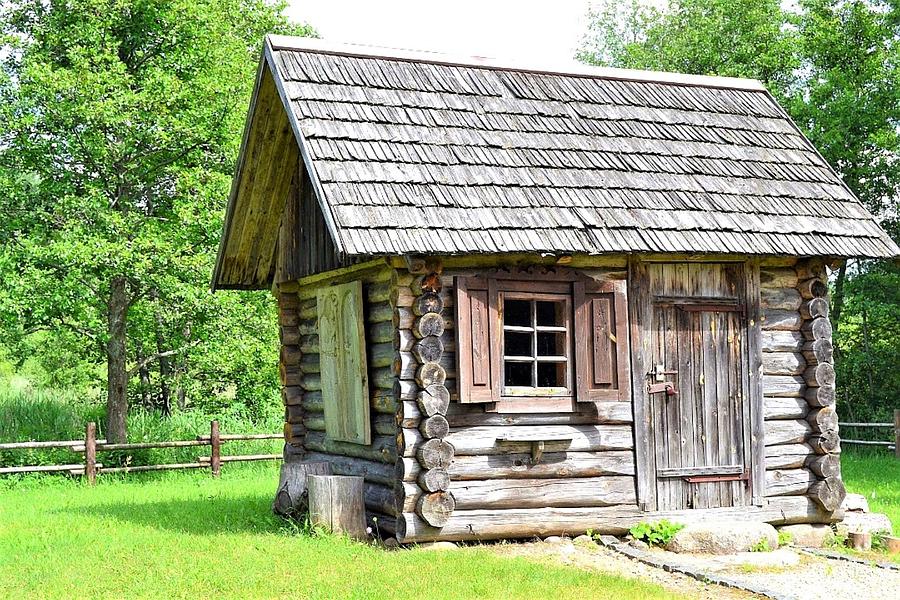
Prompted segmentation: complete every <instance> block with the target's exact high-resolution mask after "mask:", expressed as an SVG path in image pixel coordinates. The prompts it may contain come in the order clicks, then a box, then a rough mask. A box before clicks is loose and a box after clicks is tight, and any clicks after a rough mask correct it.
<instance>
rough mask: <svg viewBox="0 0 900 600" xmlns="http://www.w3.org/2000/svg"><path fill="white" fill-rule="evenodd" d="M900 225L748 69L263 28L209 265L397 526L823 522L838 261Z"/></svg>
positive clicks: (449, 535)
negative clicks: (268, 320) (832, 283)
mask: <svg viewBox="0 0 900 600" xmlns="http://www.w3.org/2000/svg"><path fill="white" fill-rule="evenodd" d="M898 253H900V250H898V247H897V246H896V245H895V244H894V243H893V242H892V241H891V240H890V238H889V237H888V236H887V235H886V234H885V232H884V231H882V230H881V229H880V228H879V226H878V224H877V223H876V221H875V220H874V219H873V217H872V215H870V214H869V213H868V212H867V211H866V209H865V208H864V207H863V206H862V205H861V204H860V202H859V201H858V200H857V199H856V198H855V197H854V196H853V194H852V193H851V192H850V190H849V189H848V188H847V187H846V186H845V185H844V184H843V183H842V182H841V180H840V178H839V177H838V176H837V175H836V174H835V173H834V171H833V170H832V169H831V168H830V167H829V166H828V164H827V163H826V162H825V161H824V160H823V158H822V157H821V156H820V155H819V154H818V153H817V152H816V150H815V148H813V147H812V145H811V144H810V142H809V141H808V140H807V139H806V138H805V137H804V136H803V134H802V133H801V132H800V131H799V130H798V129H797V127H796V126H795V125H794V123H793V122H791V120H790V118H789V117H788V116H787V115H786V113H785V112H784V110H783V109H782V108H781V107H780V106H779V105H778V104H777V103H776V101H775V100H774V99H773V97H772V95H771V94H769V93H768V92H767V91H766V90H765V88H764V87H763V86H762V85H761V84H760V83H758V82H756V81H750V80H742V79H731V78H719V77H698V76H687V75H675V74H668V73H651V72H639V71H623V70H615V69H594V68H587V67H584V68H578V69H576V70H570V71H565V72H562V71H553V70H547V69H540V68H534V67H528V66H523V65H515V64H504V63H497V62H491V61H485V60H482V59H467V60H460V59H457V58H452V57H450V58H448V57H446V56H443V55H437V54H428V53H410V52H406V51H387V50H380V49H373V48H369V47H356V46H337V45H333V44H328V43H323V42H321V41H317V40H309V39H295V38H289V37H279V36H270V37H269V38H267V40H266V42H265V49H264V56H263V58H262V60H261V64H260V68H259V72H258V76H257V81H256V89H255V93H254V95H253V100H252V103H251V106H250V111H249V115H248V118H247V125H246V129H245V134H244V140H243V144H242V149H241V153H240V158H239V163H238V167H237V173H236V175H235V178H234V186H233V188H232V193H231V198H230V202H229V205H228V212H227V216H226V221H225V229H224V235H223V237H222V242H221V247H220V250H219V256H218V261H217V264H216V269H215V274H214V278H213V286H214V288H216V289H262V288H271V289H272V290H273V292H274V293H275V295H276V296H277V298H278V306H279V319H280V325H281V344H282V346H281V380H282V385H283V399H284V404H285V415H286V418H285V421H286V423H285V427H284V432H285V442H286V445H285V457H286V460H288V461H294V460H296V461H299V460H309V461H328V462H330V463H331V465H332V467H333V469H334V471H335V472H336V473H338V474H352V475H360V476H362V477H364V478H365V482H366V488H365V489H366V492H365V501H366V507H367V511H368V513H369V517H370V519H372V520H373V522H375V520H376V519H377V526H378V528H379V530H380V531H381V532H382V533H385V532H387V533H391V534H395V535H396V536H397V538H398V539H399V540H400V541H403V542H412V541H424V540H465V539H492V538H514V537H526V536H534V535H549V534H563V533H566V534H578V533H581V532H584V531H586V530H589V529H590V530H593V531H595V532H609V533H622V532H624V531H626V530H627V529H628V528H629V527H630V526H632V525H633V524H635V523H636V522H639V521H652V520H655V519H659V518H668V519H672V520H675V521H681V522H689V521H694V520H701V519H702V520H713V519H721V520H734V519H739V520H760V521H767V522H770V523H773V524H782V523H803V522H813V523H818V522H829V521H832V520H834V519H836V518H837V517H838V514H837V513H836V510H837V509H838V508H839V506H840V503H841V500H842V498H843V496H844V487H843V485H842V483H841V477H840V462H839V455H838V453H839V451H840V445H839V440H838V429H837V417H836V415H835V412H834V408H833V407H834V400H835V388H834V383H835V382H834V369H833V367H832V341H831V324H830V322H829V319H828V301H827V290H828V288H827V285H826V277H827V269H828V268H833V267H834V266H835V265H836V264H838V263H839V262H840V261H841V260H844V259H846V258H847V257H893V256H896V255H897V254H898Z"/></svg>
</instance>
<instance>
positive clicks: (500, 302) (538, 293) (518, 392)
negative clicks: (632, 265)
mask: <svg viewBox="0 0 900 600" xmlns="http://www.w3.org/2000/svg"><path fill="white" fill-rule="evenodd" d="M496 281H497V284H496V290H497V294H498V297H497V310H498V315H497V317H498V319H497V320H498V332H499V334H500V337H499V339H498V341H497V345H496V347H497V349H498V352H497V356H496V358H494V359H493V360H494V361H495V362H496V363H497V364H496V367H495V369H496V372H497V373H498V376H499V378H500V380H499V394H498V397H497V400H496V402H494V412H507V413H539V412H575V408H576V405H575V401H576V395H577V391H576V389H575V386H576V379H575V377H576V373H575V369H576V367H575V343H576V340H575V308H574V290H573V287H572V282H571V281H526V280H522V279H504V278H499V277H498V278H497V279H496ZM507 299H510V300H526V301H529V302H532V303H534V302H540V301H551V302H562V303H563V305H564V309H563V311H564V315H565V318H564V326H565V348H566V355H565V357H566V360H565V364H566V376H565V378H566V385H565V387H564V388H558V387H553V388H549V387H540V386H507V385H506V382H505V372H506V363H507V360H506V354H505V340H506V332H507V326H506V325H505V324H504V321H503V319H504V308H505V302H506V300H507ZM534 325H535V323H532V327H533V326H534ZM531 333H532V334H533V335H534V340H533V343H534V344H535V345H536V344H537V333H538V330H534V331H532V332H531ZM532 352H533V355H532V356H531V358H534V359H535V360H534V361H533V363H532V364H534V365H535V367H534V368H535V369H536V368H537V363H538V362H540V361H538V360H536V359H537V358H538V357H539V355H538V354H537V350H536V348H535V349H533V351H532Z"/></svg>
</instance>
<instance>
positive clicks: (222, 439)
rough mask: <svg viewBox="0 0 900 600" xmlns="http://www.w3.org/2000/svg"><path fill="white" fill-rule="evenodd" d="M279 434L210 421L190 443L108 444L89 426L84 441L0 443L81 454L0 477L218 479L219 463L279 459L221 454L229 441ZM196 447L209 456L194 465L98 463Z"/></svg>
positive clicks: (12, 447) (2, 447) (1, 472)
mask: <svg viewBox="0 0 900 600" xmlns="http://www.w3.org/2000/svg"><path fill="white" fill-rule="evenodd" d="M282 437H283V434H281V433H247V434H241V433H229V434H223V433H220V432H219V422H218V421H211V422H210V424H209V435H198V436H197V438H196V439H193V440H173V441H161V442H135V443H132V444H110V443H108V442H107V441H106V440H104V439H99V440H98V439H97V424H96V423H88V424H87V425H86V426H85V429H84V439H83V440H65V441H48V442H12V443H3V444H0V450H34V449H48V448H62V449H68V450H71V451H72V452H77V453H83V454H84V460H83V462H80V463H72V464H61V465H26V466H21V467H0V475H11V474H15V473H69V474H71V475H82V476H84V477H86V478H87V480H88V483H90V484H91V485H94V483H95V482H96V480H97V475H99V474H101V473H139V472H142V471H166V470H170V469H209V470H210V472H211V473H212V476H213V477H218V476H219V473H220V472H221V469H222V463H228V462H251V461H258V460H279V459H281V458H282V456H281V454H243V455H230V456H229V455H225V456H223V455H222V444H223V443H226V442H229V441H248V440H279V439H281V438H282ZM195 446H209V447H210V452H209V456H199V457H197V462H190V463H169V464H160V465H138V466H134V467H105V466H103V464H102V463H99V462H97V452H112V451H117V450H147V449H156V448H190V447H195Z"/></svg>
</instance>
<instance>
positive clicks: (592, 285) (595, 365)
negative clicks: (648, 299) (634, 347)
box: [573, 281, 631, 402]
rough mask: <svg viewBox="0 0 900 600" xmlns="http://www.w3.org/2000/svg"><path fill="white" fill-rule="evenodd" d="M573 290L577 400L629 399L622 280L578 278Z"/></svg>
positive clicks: (625, 316)
mask: <svg viewBox="0 0 900 600" xmlns="http://www.w3.org/2000/svg"><path fill="white" fill-rule="evenodd" d="M573 291H574V297H575V361H576V362H575V380H576V393H577V400H578V401H579V402H603V401H609V400H630V399H631V393H630V390H631V381H630V377H629V363H628V313H627V308H626V304H627V303H626V296H625V282H624V281H603V282H599V281H598V282H581V281H578V282H576V283H575V284H574V288H573Z"/></svg>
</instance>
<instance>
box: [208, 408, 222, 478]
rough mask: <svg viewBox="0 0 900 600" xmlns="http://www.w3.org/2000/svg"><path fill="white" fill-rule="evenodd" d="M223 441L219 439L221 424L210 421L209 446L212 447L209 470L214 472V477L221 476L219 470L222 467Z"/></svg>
mask: <svg viewBox="0 0 900 600" xmlns="http://www.w3.org/2000/svg"><path fill="white" fill-rule="evenodd" d="M221 443H222V442H221V440H220V439H219V422H218V421H210V423H209V444H210V446H211V449H210V452H209V468H210V470H212V476H213V477H218V476H219V469H220V468H221V467H222V449H221Z"/></svg>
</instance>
